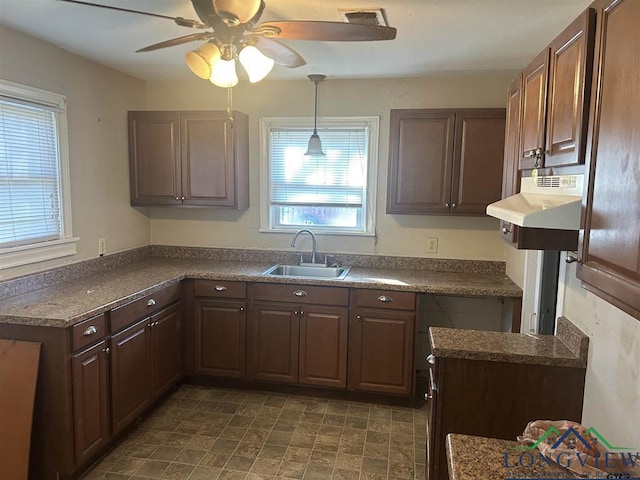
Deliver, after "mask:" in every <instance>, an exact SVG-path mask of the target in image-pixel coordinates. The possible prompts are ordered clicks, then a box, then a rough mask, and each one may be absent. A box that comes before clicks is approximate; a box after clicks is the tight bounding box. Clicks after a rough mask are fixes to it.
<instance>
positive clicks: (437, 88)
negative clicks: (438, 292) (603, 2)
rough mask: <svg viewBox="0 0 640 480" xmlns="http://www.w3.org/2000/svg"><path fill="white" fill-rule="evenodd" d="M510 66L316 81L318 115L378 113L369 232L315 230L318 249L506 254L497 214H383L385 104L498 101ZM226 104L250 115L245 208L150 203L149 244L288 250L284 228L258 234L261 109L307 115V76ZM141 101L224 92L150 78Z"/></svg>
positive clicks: (181, 104) (220, 98) (181, 100)
mask: <svg viewBox="0 0 640 480" xmlns="http://www.w3.org/2000/svg"><path fill="white" fill-rule="evenodd" d="M512 76H513V74H512V73H495V72H494V73H487V74H464V73H463V74H455V75H453V74H450V75H446V74H442V75H436V76H433V77H428V78H412V79H384V80H335V79H333V80H332V79H331V78H328V79H327V80H325V81H324V82H322V83H321V84H320V86H319V107H318V115H319V116H321V117H322V116H348V115H376V116H380V139H379V158H378V201H377V215H376V220H377V222H376V224H377V228H376V230H377V238H375V239H374V238H362V237H345V236H328V235H324V236H321V237H320V238H319V240H318V243H319V246H318V248H319V250H320V251H323V252H331V253H337V252H357V253H370V254H374V253H375V254H387V255H408V256H426V252H425V250H426V238H427V237H434V236H435V237H439V248H438V253H437V254H436V255H432V256H434V257H439V258H472V259H486V260H501V261H502V260H504V259H505V248H506V247H505V245H504V243H503V242H502V241H501V240H500V238H499V236H498V233H497V232H498V221H497V220H494V219H491V218H473V217H448V216H443V217H438V216H423V215H415V216H410V215H387V214H386V213H385V202H386V198H385V193H386V190H387V188H386V182H387V156H388V149H389V146H388V145H389V142H388V140H389V110H390V109H392V108H446V107H501V106H504V104H505V98H506V97H505V92H506V89H507V86H508V84H509V82H510V80H511V78H512ZM233 96H234V98H233V108H234V109H236V110H239V111H242V112H245V113H247V114H248V115H249V122H250V131H249V138H250V165H251V166H250V171H251V174H250V184H251V193H250V196H251V206H250V208H249V209H248V210H247V211H245V212H228V211H223V210H212V209H201V210H200V209H191V210H180V209H176V208H153V209H150V212H151V242H152V243H154V244H170V245H193V246H215V247H240V248H260V249H286V248H288V245H289V241H290V237H291V235H290V234H274V233H260V232H259V231H258V227H259V225H260V205H259V198H260V177H259V170H260V163H259V160H260V159H259V121H260V117H268V116H307V117H309V116H313V84H312V83H311V82H310V81H308V80H299V81H268V80H267V81H263V82H261V83H260V84H257V85H250V84H240V85H239V86H238V87H236V88H234V91H233ZM147 101H148V102H147V107H148V108H149V109H169V110H170V109H224V108H225V107H226V91H225V90H223V89H220V88H216V87H214V86H212V85H211V84H210V83H209V82H206V81H203V80H198V79H196V78H195V77H194V80H193V81H188V82H183V83H176V82H150V83H149V84H148V86H147Z"/></svg>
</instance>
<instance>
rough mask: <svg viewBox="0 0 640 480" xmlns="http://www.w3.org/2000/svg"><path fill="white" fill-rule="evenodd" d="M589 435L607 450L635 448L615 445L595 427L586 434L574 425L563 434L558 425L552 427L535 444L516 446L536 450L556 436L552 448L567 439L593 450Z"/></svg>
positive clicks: (568, 441) (569, 442) (518, 448)
mask: <svg viewBox="0 0 640 480" xmlns="http://www.w3.org/2000/svg"><path fill="white" fill-rule="evenodd" d="M588 435H591V436H593V437H594V438H595V439H597V441H599V442H600V443H602V445H604V446H605V447H606V448H607V450H614V451H620V450H633V448H630V447H614V446H613V445H611V444H610V443H609V442H608V441H607V440H606V439H605V438H604V437H603V436H602V435H601V434H600V432H598V431H597V430H596V429H595V428H593V427H590V428H589V429H588V430H587V431H586V432H585V434H584V436H583V435H582V434H581V433H580V432H578V431H577V430H576V429H575V428H573V427H569V428H568V429H567V431H566V432H564V433H563V434H561V433H560V431H559V430H558V429H557V428H556V427H551V428H549V429H548V430H547V431H546V432H544V434H543V435H542V436H541V437H540V438H539V439H538V441H537V442H536V443H534V444H533V445H522V446H518V447H516V450H536V449H537V448H538V445H540V444H541V443H543V442H546V441H547V439H549V440H551V441H553V440H552V439H554V438H557V440H556V441H555V443H553V444H552V445H551V448H558V447H559V446H560V445H561V444H562V443H564V442H565V441H566V442H567V443H568V444H569V445H570V444H572V443H575V442H580V443H582V444H583V445H584V447H585V448H586V449H587V450H591V449H592V448H593V445H592V443H591V442H589V440H588V439H586V438H585V437H586V436H588Z"/></svg>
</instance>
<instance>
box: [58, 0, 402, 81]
mask: <svg viewBox="0 0 640 480" xmlns="http://www.w3.org/2000/svg"><path fill="white" fill-rule="evenodd" d="M60 1H64V2H67V3H76V4H81V5H89V6H93V7H100V8H106V9H110V10H118V11H123V12H129V13H136V14H141V15H149V16H153V17H158V18H163V19H168V20H173V21H174V22H175V23H176V24H177V25H180V26H181V27H187V28H194V29H198V30H202V31H201V32H197V33H190V34H189V35H184V36H181V37H177V38H172V39H170V40H165V41H162V42H159V43H155V44H153V45H149V46H147V47H144V48H141V49H139V50H136V51H137V52H149V51H153V50H158V49H161V48H166V47H173V46H176V45H182V44H184V43H189V42H195V41H201V42H205V43H203V44H202V45H201V46H200V47H198V48H197V49H195V50H193V51H190V52H189V53H187V57H186V61H187V65H188V66H189V68H190V69H191V71H192V72H193V73H194V74H195V75H197V76H198V77H200V78H203V79H207V80H211V82H212V83H213V84H214V85H217V86H220V87H233V86H234V85H236V84H237V83H238V77H237V74H236V68H235V60H236V58H238V59H239V60H240V63H241V64H242V66H243V67H244V69H245V70H246V72H247V75H248V77H249V81H250V82H253V83H255V82H258V81H260V80H262V79H263V78H264V77H266V76H267V75H268V74H269V72H270V71H271V69H272V68H273V66H274V64H277V65H280V66H283V67H288V68H296V67H299V66H301V65H304V64H305V63H306V62H305V60H304V58H302V57H301V56H300V54H298V53H297V52H296V51H295V50H293V49H291V48H289V47H288V46H286V45H285V44H283V43H282V42H280V41H279V39H295V40H315V41H341V42H345V41H371V40H393V39H394V38H395V36H396V29H395V28H393V27H386V26H380V25H370V24H357V23H342V22H325V21H310V20H298V21H296V20H286V21H285V20H283V21H271V22H263V23H260V24H259V23H258V21H259V20H260V17H261V16H262V13H263V11H264V9H265V7H266V4H265V2H264V0H190V1H191V4H192V5H193V8H194V10H195V13H196V15H197V16H198V18H199V20H190V19H186V18H182V17H171V16H168V15H160V14H156V13H151V12H143V11H139V10H131V9H128V8H121V7H114V6H111V5H104V4H98V3H90V2H85V1H81V0H60Z"/></svg>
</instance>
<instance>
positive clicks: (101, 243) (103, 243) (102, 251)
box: [98, 238, 107, 256]
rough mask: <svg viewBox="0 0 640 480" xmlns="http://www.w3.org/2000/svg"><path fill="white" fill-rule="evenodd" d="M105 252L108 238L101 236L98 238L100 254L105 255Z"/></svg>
mask: <svg viewBox="0 0 640 480" xmlns="http://www.w3.org/2000/svg"><path fill="white" fill-rule="evenodd" d="M105 253H107V239H106V238H99V239H98V255H99V256H103V255H104V254H105Z"/></svg>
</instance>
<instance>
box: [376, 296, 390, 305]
mask: <svg viewBox="0 0 640 480" xmlns="http://www.w3.org/2000/svg"><path fill="white" fill-rule="evenodd" d="M378 300H380V301H381V302H383V303H391V302H393V298H392V297H387V296H386V295H380V296H379V297H378Z"/></svg>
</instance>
